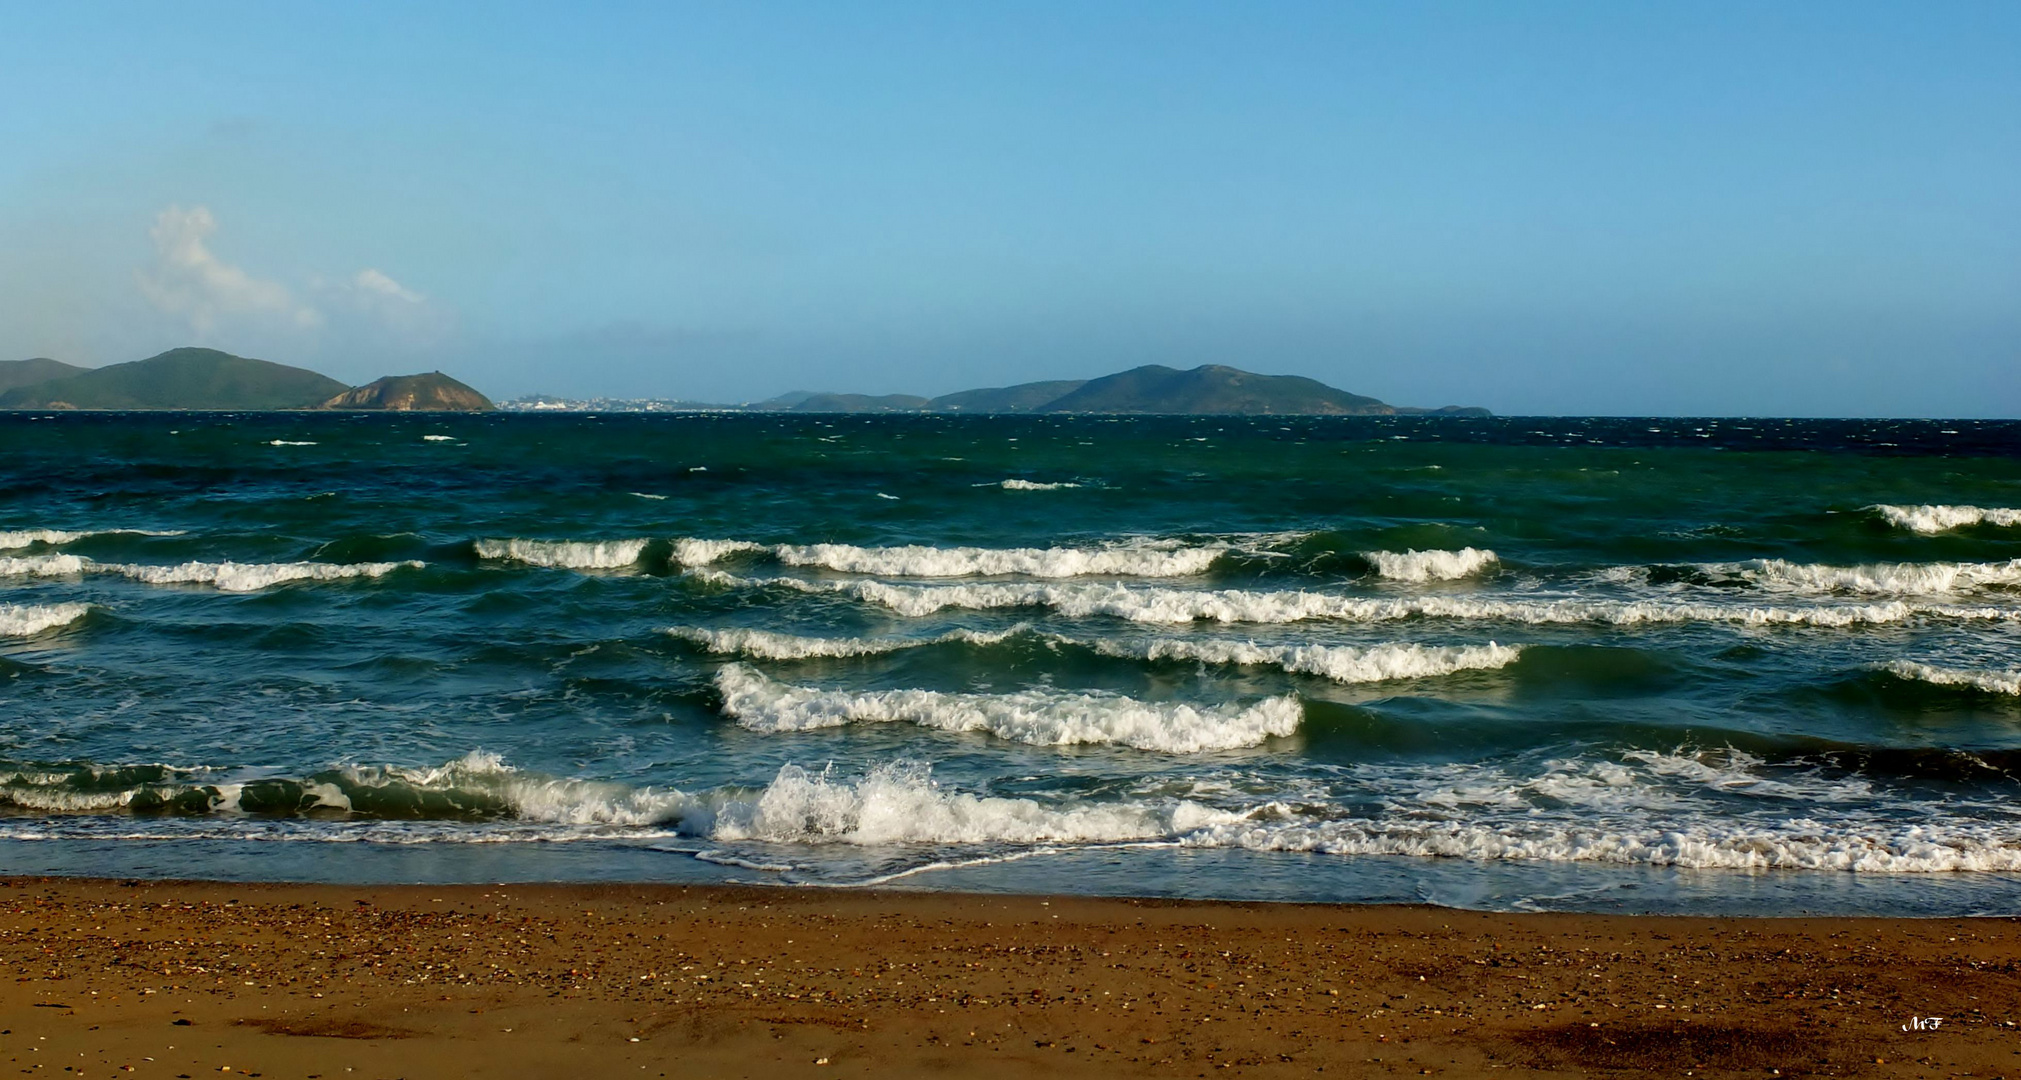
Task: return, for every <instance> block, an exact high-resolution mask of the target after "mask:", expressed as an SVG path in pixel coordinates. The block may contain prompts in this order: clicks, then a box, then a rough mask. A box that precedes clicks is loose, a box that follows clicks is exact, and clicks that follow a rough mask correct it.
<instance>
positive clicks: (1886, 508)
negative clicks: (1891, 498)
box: [1867, 503, 2021, 534]
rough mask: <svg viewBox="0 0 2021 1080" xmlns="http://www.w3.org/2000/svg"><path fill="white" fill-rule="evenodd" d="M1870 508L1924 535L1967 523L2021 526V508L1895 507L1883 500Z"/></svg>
mask: <svg viewBox="0 0 2021 1080" xmlns="http://www.w3.org/2000/svg"><path fill="white" fill-rule="evenodd" d="M1867 509H1869V510H1875V511H1878V512H1879V513H1880V515H1881V517H1882V518H1884V519H1885V520H1886V521H1887V523H1888V524H1890V525H1893V526H1894V527H1896V528H1898V529H1908V530H1909V531H1911V532H1919V533H1924V534H1932V533H1940V532H1948V531H1950V530H1951V529H1958V528H1963V527H1965V526H1967V525H1982V524H1983V525H1999V526H2002V527H2006V528H2012V527H2014V526H2017V525H2021V509H2015V508H2010V507H1983V506H1944V505H1924V506H1895V505H1891V504H1888V503H1880V504H1877V505H1874V506H1870V507H1868V508H1867Z"/></svg>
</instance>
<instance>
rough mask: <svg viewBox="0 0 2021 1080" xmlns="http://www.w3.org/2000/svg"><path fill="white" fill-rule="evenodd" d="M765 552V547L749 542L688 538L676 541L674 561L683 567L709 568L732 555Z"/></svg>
mask: <svg viewBox="0 0 2021 1080" xmlns="http://www.w3.org/2000/svg"><path fill="white" fill-rule="evenodd" d="M763 550H765V545H763V544H754V543H752V542H750V541H749V540H701V539H696V538H694V537H688V538H685V539H680V540H676V541H674V561H675V562H677V563H680V564H681V565H682V566H707V565H709V564H710V563H712V562H715V561H717V560H718V559H723V558H727V557H729V556H731V555H739V554H743V553H745V552H750V551H763Z"/></svg>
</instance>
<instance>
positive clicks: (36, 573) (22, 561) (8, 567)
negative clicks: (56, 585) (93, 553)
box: [0, 555, 92, 577]
mask: <svg viewBox="0 0 2021 1080" xmlns="http://www.w3.org/2000/svg"><path fill="white" fill-rule="evenodd" d="M91 565H92V562H91V560H90V559H87V558H84V557H83V556H80V555H0V577H69V576H70V575H72V574H82V573H83V572H84V571H85V569H86V568H88V567H90V566H91Z"/></svg>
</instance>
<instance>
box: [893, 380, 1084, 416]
mask: <svg viewBox="0 0 2021 1080" xmlns="http://www.w3.org/2000/svg"><path fill="white" fill-rule="evenodd" d="M1087 383H1088V381H1087V380H1086V379H1054V380H1052V381H1051V382H1028V383H1019V384H1017V385H1016V386H999V387H993V388H991V389H988V390H963V391H961V392H960V393H956V394H946V395H943V396H941V397H937V398H934V399H933V400H932V401H929V402H927V405H926V407H927V408H929V409H933V410H935V411H936V412H976V413H1006V412H1036V411H1037V410H1038V409H1040V408H1041V407H1043V406H1045V405H1047V404H1049V403H1051V402H1054V401H1057V400H1059V399H1060V398H1062V397H1065V396H1066V395H1068V394H1071V393H1073V392H1074V391H1076V390H1079V389H1080V388H1081V387H1083V386H1086V385H1087Z"/></svg>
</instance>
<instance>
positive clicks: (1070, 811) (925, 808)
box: [693, 762, 1226, 846]
mask: <svg viewBox="0 0 2021 1080" xmlns="http://www.w3.org/2000/svg"><path fill="white" fill-rule="evenodd" d="M1225 816H1226V815H1224V814H1221V813H1218V812H1216V811H1213V810H1209V809H1207V808H1206V807H1202V806H1199V805H1198V804H1195V803H1188V802H1180V803H1176V804H1173V805H1170V806H1164V807H1153V806H1145V805H1142V804H1130V803H1122V804H1115V803H1111V804H1099V803H1097V804H1087V803H1084V804H1080V805H1075V806H1065V807H1058V806H1046V805H1043V804H1041V803H1039V802H1037V801H1035V800H1032V799H1005V798H991V797H986V796H978V795H970V794H966V793H960V792H951V791H947V790H945V789H943V788H942V787H941V786H940V785H939V784H937V783H935V782H934V781H933V778H932V775H931V773H930V772H929V770H928V768H927V767H926V766H924V765H921V764H918V763H914V762H899V763H894V764H890V765H883V766H879V767H877V768H874V769H872V770H870V772H869V773H868V774H867V775H865V776H864V777H863V778H861V779H860V780H857V781H855V782H853V783H851V782H844V781H838V780H837V779H836V778H835V777H834V775H833V773H832V772H827V771H824V772H819V773H815V772H809V771H808V770H806V769H803V768H801V767H799V766H797V765H788V766H786V767H784V768H782V769H780V770H779V773H778V775H777V776H776V777H774V778H773V780H772V782H771V783H770V784H768V785H766V787H765V790H764V791H763V792H762V793H760V794H759V795H758V797H757V798H756V799H753V800H750V801H746V802H732V803H727V804H724V805H722V806H720V807H719V808H718V809H716V810H715V811H714V813H713V814H712V815H711V817H710V818H709V819H707V820H701V819H699V818H697V819H695V820H694V822H693V824H694V825H695V826H696V827H697V829H698V831H703V832H706V834H707V835H708V836H710V837H711V838H712V839H716V840H760V841H770V842H774V843H844V844H861V845H866V846H872V845H886V844H986V843H1014V844H1046V843H1100V842H1114V841H1117V840H1142V839H1157V838H1162V837H1167V836H1171V835H1172V834H1173V833H1174V832H1176V831H1178V830H1181V829H1186V828H1194V827H1197V826H1198V825H1199V824H1200V823H1203V822H1218V821H1220V820H1221V819H1222V818H1224V817H1225Z"/></svg>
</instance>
